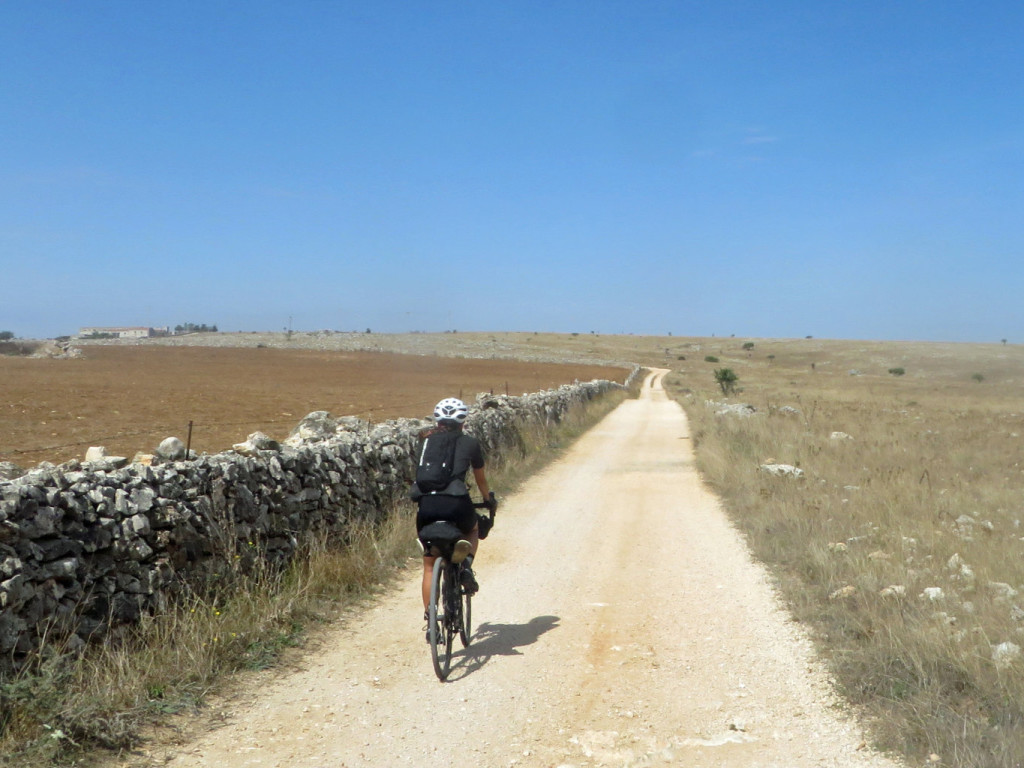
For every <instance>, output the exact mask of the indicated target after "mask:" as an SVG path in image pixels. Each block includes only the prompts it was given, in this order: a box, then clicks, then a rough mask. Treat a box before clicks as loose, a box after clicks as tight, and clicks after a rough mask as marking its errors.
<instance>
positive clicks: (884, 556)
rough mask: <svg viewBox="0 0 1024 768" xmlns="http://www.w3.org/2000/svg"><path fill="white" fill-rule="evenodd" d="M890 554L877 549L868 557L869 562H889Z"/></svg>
mask: <svg viewBox="0 0 1024 768" xmlns="http://www.w3.org/2000/svg"><path fill="white" fill-rule="evenodd" d="M888 559H889V553H888V552H884V551H882V550H881V549H876V550H875V551H874V552H872V553H871V554H869V555H868V560H888Z"/></svg>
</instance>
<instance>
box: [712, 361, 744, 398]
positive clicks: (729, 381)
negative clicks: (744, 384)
mask: <svg viewBox="0 0 1024 768" xmlns="http://www.w3.org/2000/svg"><path fill="white" fill-rule="evenodd" d="M739 380H740V377H739V376H737V375H736V372H735V371H734V370H733V369H732V368H717V369H715V381H717V382H718V386H720V387H721V388H722V394H723V395H730V394H732V392H733V391H734V390H735V389H736V382H737V381H739Z"/></svg>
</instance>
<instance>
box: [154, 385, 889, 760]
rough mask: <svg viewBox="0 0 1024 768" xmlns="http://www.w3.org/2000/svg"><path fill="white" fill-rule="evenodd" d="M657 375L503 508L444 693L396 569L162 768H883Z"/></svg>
mask: <svg viewBox="0 0 1024 768" xmlns="http://www.w3.org/2000/svg"><path fill="white" fill-rule="evenodd" d="M663 375H664V372H658V373H656V374H654V375H652V377H651V378H649V379H648V381H647V382H646V383H645V387H644V390H643V395H642V397H641V398H640V399H639V400H634V401H627V402H626V403H624V404H623V405H622V406H620V407H619V408H618V409H617V410H616V411H614V412H613V413H612V414H611V415H610V416H608V417H607V418H606V419H605V420H604V421H602V422H601V423H600V424H599V425H598V426H597V427H595V428H594V429H593V430H591V432H590V433H588V434H587V435H586V436H585V437H584V438H583V439H582V440H580V441H579V443H578V444H577V445H576V446H575V447H574V448H573V450H572V451H571V452H570V453H569V454H568V455H567V456H566V457H564V458H563V459H562V460H561V461H559V462H558V463H556V464H555V465H553V466H552V467H551V468H550V469H549V470H548V471H546V472H545V473H543V474H542V475H541V476H538V477H536V478H534V479H533V481H531V482H530V483H529V484H528V485H527V486H526V487H525V488H524V489H523V491H522V492H520V493H518V494H516V495H515V496H513V497H511V498H508V499H506V500H505V504H504V506H503V507H502V509H501V510H500V512H499V517H498V525H497V527H496V528H495V530H494V533H493V534H492V536H491V537H490V538H489V539H488V540H487V541H486V542H484V544H483V546H482V547H481V553H480V556H479V558H478V567H477V572H478V575H479V578H480V581H481V585H482V590H481V592H480V593H479V595H478V596H477V597H476V598H475V599H474V604H473V617H474V620H475V621H476V623H477V627H476V631H475V635H474V640H473V644H472V646H471V647H470V648H469V649H468V650H467V651H465V652H460V654H459V655H457V656H456V662H457V665H456V666H455V667H454V669H453V672H452V676H451V679H450V682H448V683H446V684H442V683H439V682H438V681H437V679H436V678H435V677H434V673H433V669H432V667H431V664H430V658H429V653H428V649H427V646H426V643H425V642H424V638H423V632H422V631H421V626H422V620H421V613H422V609H421V606H420V598H419V580H418V574H410V576H409V578H408V579H406V580H405V581H404V582H403V583H402V585H401V586H400V587H399V588H398V589H396V590H395V591H394V592H393V593H392V594H390V595H389V596H387V597H386V598H384V599H383V600H381V601H380V602H379V603H378V604H376V605H375V606H374V607H373V608H371V609H370V610H368V611H367V612H366V613H365V614H363V615H362V616H360V617H359V618H357V619H356V620H354V621H352V622H349V623H348V624H347V625H346V626H345V627H344V628H342V629H339V630H337V631H336V633H335V634H334V636H333V637H332V638H331V639H330V641H329V642H328V644H327V645H326V647H325V648H324V649H323V651H322V652H321V653H319V654H318V655H316V656H315V657H313V658H309V659H308V660H307V661H306V662H305V668H304V669H302V670H300V671H296V672H294V673H290V674H286V675H284V676H282V677H279V678H278V679H277V680H276V681H275V682H273V683H272V684H270V685H268V686H266V687H264V688H263V689H262V690H260V691H256V692H253V693H252V694H251V697H250V700H248V701H244V702H242V703H240V704H238V706H237V707H236V708H234V709H233V710H232V711H231V712H230V713H229V715H228V717H227V720H226V722H225V723H224V725H222V726H221V727H220V728H218V729H216V730H214V731H212V732H210V733H209V734H208V735H207V736H206V737H204V738H202V739H201V740H200V741H198V742H196V743H194V744H190V745H187V746H185V747H183V748H182V749H181V750H180V752H178V753H177V754H176V755H175V756H174V757H173V758H172V759H171V760H170V762H169V763H168V764H169V765H171V766H174V768H189V767H192V766H267V767H270V766H281V767H282V768H284V767H287V768H299V767H302V766H316V767H318V768H319V767H321V766H322V767H324V768H326V767H327V766H332V767H334V768H342V767H346V768H363V767H364V766H403V765H407V766H416V767H418V766H426V765H446V764H452V765H476V766H482V767H483V768H492V767H494V768H498V767H501V768H505V767H506V766H513V765H516V766H529V767H532V766H560V767H568V766H573V767H574V768H583V766H614V767H615V768H625V767H626V766H660V765H672V766H688V767H691V768H698V767H700V766H705V767H709V768H710V767H711V766H744V767H745V768H753V767H754V766H758V767H763V768H766V767H767V766H779V768H802V767H804V766H808V767H809V766H815V767H816V768H820V767H822V766H843V767H846V766H855V767H858V768H869V767H870V768H882V767H883V766H885V767H888V768H892V766H893V765H894V764H893V763H890V762H888V761H887V760H885V759H884V758H882V757H879V756H877V755H873V754H871V753H870V750H868V749H867V748H866V747H865V746H864V745H863V741H862V737H861V735H860V732H859V730H858V729H857V727H856V726H855V724H853V723H852V722H850V721H849V720H847V719H845V718H844V717H843V716H841V715H840V714H839V713H838V710H837V709H836V708H835V701H834V700H833V698H832V697H831V695H830V692H829V687H828V683H827V680H826V677H825V675H824V674H823V672H822V669H821V667H820V665H819V664H818V663H817V662H816V661H815V660H814V658H813V656H812V654H811V651H810V647H809V644H808V643H807V641H806V640H805V639H803V637H802V636H801V634H800V632H799V630H798V629H797V628H796V627H795V626H794V625H793V624H792V623H790V621H789V620H788V618H787V616H786V615H785V613H784V612H783V611H782V610H781V609H780V608H779V606H778V604H777V602H776V600H775V598H774V596H773V593H772V591H771V589H770V588H769V586H768V583H767V580H766V577H765V574H764V572H763V571H762V570H761V568H760V567H758V566H756V565H754V564H753V563H752V561H751V560H750V558H749V555H748V553H747V551H746V549H745V547H744V546H743V544H742V543H741V540H740V538H739V537H738V535H737V534H736V533H735V531H734V530H733V529H732V528H731V527H730V526H729V524H728V523H727V521H726V519H725V517H724V516H723V514H722V512H721V510H720V509H719V506H718V502H717V501H716V499H715V497H714V496H712V495H711V494H709V493H708V492H707V491H706V490H705V489H704V488H703V487H702V486H701V484H700V481H699V479H698V476H697V474H696V471H695V469H694V464H693V453H692V449H691V446H690V442H689V435H688V427H687V421H686V418H685V415H684V413H683V411H682V410H681V409H680V408H679V407H678V405H676V404H675V403H673V402H671V401H670V400H668V399H667V397H666V396H665V393H664V392H663V390H662V389H661V386H660V378H661V376H663ZM161 762H162V761H161Z"/></svg>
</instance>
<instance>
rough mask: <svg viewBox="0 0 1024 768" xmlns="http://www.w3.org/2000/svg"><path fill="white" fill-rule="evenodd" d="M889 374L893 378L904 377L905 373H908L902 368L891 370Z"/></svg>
mask: <svg viewBox="0 0 1024 768" xmlns="http://www.w3.org/2000/svg"><path fill="white" fill-rule="evenodd" d="M889 373H891V374H892V375H893V376H902V375H903V374H904V373H906V371H905V370H903V369H902V368H890V369H889Z"/></svg>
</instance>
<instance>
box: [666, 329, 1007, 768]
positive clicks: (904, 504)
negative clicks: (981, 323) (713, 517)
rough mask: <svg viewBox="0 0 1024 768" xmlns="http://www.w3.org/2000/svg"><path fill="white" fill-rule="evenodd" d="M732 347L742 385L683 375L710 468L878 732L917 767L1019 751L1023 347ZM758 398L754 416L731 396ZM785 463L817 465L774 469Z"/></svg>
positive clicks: (680, 388) (671, 384) (682, 397)
mask: <svg viewBox="0 0 1024 768" xmlns="http://www.w3.org/2000/svg"><path fill="white" fill-rule="evenodd" d="M693 346H696V345H691V346H690V347H688V346H687V345H680V346H678V347H677V348H676V349H673V350H672V353H673V355H674V356H676V357H678V356H679V355H678V353H686V352H687V351H688V350H689V351H690V352H691V357H693V355H692V353H693V352H694V350H693V348H692V347H693ZM703 346H704V351H707V349H708V348H709V347H711V345H710V344H708V343H707V342H705V343H704V345H703ZM698 348H699V347H698ZM713 350H714V352H715V356H716V357H719V358H720V359H721V361H722V363H723V365H728V366H730V368H731V369H733V370H734V371H735V373H736V374H737V380H736V381H734V382H732V384H733V385H734V390H733V391H731V395H732V396H731V397H728V398H727V399H725V400H723V394H730V393H726V392H725V391H724V390H725V387H723V386H722V382H721V380H720V379H721V377H720V371H721V369H719V371H715V372H712V371H711V370H709V369H708V368H707V367H706V366H703V365H699V364H697V365H693V366H688V365H686V364H685V363H678V364H676V366H675V368H676V369H675V370H674V371H673V372H672V373H671V374H669V376H667V377H666V386H667V387H668V388H669V390H670V393H671V394H672V395H673V396H674V397H676V398H677V399H678V400H679V401H680V402H681V404H682V405H683V406H684V407H685V409H686V410H687V413H688V415H689V419H690V426H691V430H692V434H693V437H694V442H695V445H696V450H697V458H698V464H699V467H700V470H701V472H702V475H703V477H704V479H705V480H706V481H707V482H708V483H709V484H711V485H712V486H713V487H714V489H715V491H716V492H717V493H718V494H720V495H721V497H722V498H723V499H724V503H725V505H726V507H727V510H728V512H729V514H730V516H731V517H732V520H733V521H734V524H735V525H736V526H737V528H738V529H739V530H740V531H742V533H743V534H744V535H745V538H746V540H747V542H748V544H749V546H750V548H751V549H752V551H753V552H754V554H755V556H756V557H757V558H758V559H760V560H762V561H763V562H764V563H766V564H767V565H768V566H769V568H770V569H771V571H772V573H773V575H774V577H775V579H776V581H777V583H778V586H779V588H780V591H781V593H782V594H783V596H784V598H785V600H787V601H788V603H789V605H790V607H791V610H792V612H793V613H794V615H795V616H796V617H797V618H798V619H799V620H801V621H803V622H806V624H807V625H808V627H809V628H810V631H811V634H812V636H813V638H814V640H815V641H816V643H817V645H818V647H819V650H820V651H821V653H822V655H823V656H824V658H825V659H826V660H827V662H828V663H829V664H830V665H831V668H832V670H833V672H834V674H835V676H836V678H837V680H838V683H839V685H840V687H841V689H842V692H843V693H844V694H845V696H846V697H847V698H848V700H849V701H851V702H852V703H853V704H854V705H856V706H857V707H858V708H859V709H860V710H861V711H862V712H864V713H865V714H866V715H867V718H868V721H869V723H870V724H871V727H872V728H873V733H874V737H875V740H876V742H877V746H879V747H880V748H882V749H884V750H891V751H893V752H896V753H899V754H902V755H904V756H906V757H907V758H909V760H910V764H914V765H924V764H928V765H944V766H961V767H962V768H990V767H991V768H997V767H998V768H1011V767H1012V766H1020V765H1021V759H1022V755H1024V655H1022V652H1021V648H1022V647H1024V523H1022V521H1024V349H1022V348H1021V347H1019V346H1018V347H1014V346H1010V347H1006V346H999V345H996V344H991V345H924V344H920V345H911V344H904V345H897V344H889V345H885V344H870V343H857V342H819V341H817V340H797V341H790V342H768V341H758V343H757V347H756V351H755V350H754V348H753V347H750V346H747V344H744V343H742V342H741V341H740V340H734V339H729V340H723V341H721V342H714V347H713ZM897 361H898V362H899V365H894V364H893V363H895V362H897ZM716 362H717V361H716ZM979 371H984V373H980V372H979ZM740 385H742V387H741V386H740ZM740 403H746V404H750V405H752V406H753V407H754V409H755V410H754V412H753V413H752V414H750V413H749V410H745V409H740V408H731V409H730V408H727V407H726V406H728V405H734V406H735V405H737V404H740ZM745 414H746V415H745ZM779 464H784V465H789V466H791V467H794V468H796V469H799V470H802V474H800V473H798V472H792V473H782V474H778V475H775V474H772V473H770V472H767V471H764V470H762V469H760V468H761V466H762V465H779Z"/></svg>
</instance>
